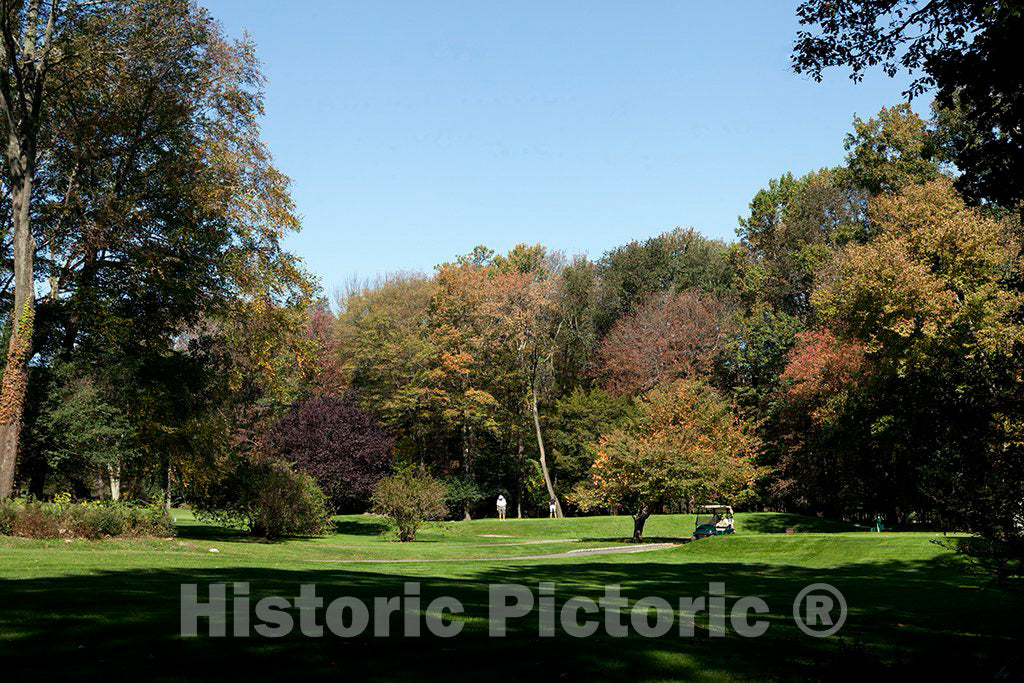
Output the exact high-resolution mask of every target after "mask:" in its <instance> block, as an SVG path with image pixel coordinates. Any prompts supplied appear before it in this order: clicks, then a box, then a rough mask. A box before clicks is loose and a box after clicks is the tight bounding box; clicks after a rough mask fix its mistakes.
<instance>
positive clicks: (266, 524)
mask: <svg viewBox="0 0 1024 683" xmlns="http://www.w3.org/2000/svg"><path fill="white" fill-rule="evenodd" d="M193 507H194V508H195V510H196V512H197V513H198V514H199V515H200V517H204V518H207V519H212V520H214V521H217V522H220V523H222V524H225V525H228V526H235V527H240V528H245V529H247V530H248V531H249V532H250V533H252V534H253V535H255V536H263V537H264V538H281V537H283V536H320V535H322V534H324V533H325V532H326V531H327V530H328V528H329V527H330V512H329V510H328V507H327V496H326V495H325V494H324V492H323V490H321V488H320V486H319V485H318V484H317V483H316V480H315V479H313V477H311V476H310V475H308V474H306V473H304V472H296V471H294V470H293V469H292V467H291V465H289V464H288V463H286V462H284V461H281V460H273V461H269V462H254V461H252V460H249V459H242V460H240V461H239V462H237V463H236V464H235V467H234V469H233V471H232V472H231V474H230V475H228V477H226V478H225V479H224V480H222V481H221V482H219V483H218V484H217V485H215V486H213V487H211V489H210V490H209V491H207V492H206V495H203V496H201V497H199V498H197V499H196V501H195V503H194V505H193Z"/></svg>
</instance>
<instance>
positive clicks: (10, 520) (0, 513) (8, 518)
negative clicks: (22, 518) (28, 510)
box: [0, 500, 18, 536]
mask: <svg viewBox="0 0 1024 683" xmlns="http://www.w3.org/2000/svg"><path fill="white" fill-rule="evenodd" d="M17 516H18V508H17V505H16V504H15V502H14V501H13V500H0V536H11V535H12V534H14V520H15V519H16V518H17Z"/></svg>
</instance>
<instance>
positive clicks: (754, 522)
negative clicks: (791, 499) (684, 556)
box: [736, 512, 865, 534]
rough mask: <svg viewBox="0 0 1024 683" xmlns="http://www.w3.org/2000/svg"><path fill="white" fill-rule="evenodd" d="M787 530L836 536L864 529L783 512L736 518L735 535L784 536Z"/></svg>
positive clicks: (829, 520)
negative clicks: (748, 533) (750, 533)
mask: <svg viewBox="0 0 1024 683" xmlns="http://www.w3.org/2000/svg"><path fill="white" fill-rule="evenodd" d="M787 529H796V533H809V534H836V533H843V532H849V531H864V530H865V529H864V527H859V526H857V525H856V524H853V523H851V522H842V521H838V520H835V519H824V518H821V517H811V516H810V515H796V514H792V513H783V512H779V513H774V514H771V515H752V516H744V517H737V518H736V532H737V533H742V532H743V531H751V532H755V533H759V534H784V533H786V530H787Z"/></svg>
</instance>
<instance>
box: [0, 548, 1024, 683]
mask: <svg viewBox="0 0 1024 683" xmlns="http://www.w3.org/2000/svg"><path fill="white" fill-rule="evenodd" d="M681 552H683V551H681V550H678V551H665V552H664V553H659V554H658V558H657V559H654V558H653V556H652V557H651V558H650V559H649V558H648V556H643V558H642V559H641V557H640V556H624V557H625V558H628V559H624V558H623V557H619V558H616V560H611V559H608V558H580V559H574V560H571V561H562V562H546V563H545V562H539V561H516V562H505V563H502V564H501V565H499V566H495V565H484V566H481V567H480V568H479V569H475V570H474V569H471V568H467V567H460V566H459V565H458V563H453V565H452V566H454V567H455V568H457V569H456V571H457V572H458V573H459V576H457V577H443V576H441V577H431V576H424V575H421V574H418V573H416V570H412V569H406V568H405V567H403V568H402V569H401V570H399V571H393V570H395V568H394V567H389V568H388V569H387V572H388V573H381V572H380V571H359V570H353V569H349V568H341V567H325V568H320V567H308V566H307V567H301V568H295V569H280V568H259V567H241V566H239V567H218V566H211V567H202V568H197V569H168V568H164V569H145V570H119V571H114V570H110V571H101V572H96V573H92V574H82V575H72V576H61V577H47V578H36V579H19V580H9V579H4V580H0V595H3V596H4V599H3V602H2V603H0V633H3V638H2V639H0V660H2V663H3V667H4V672H5V674H7V676H9V677H10V678H11V679H12V680H13V679H17V678H19V674H22V673H23V672H24V673H25V674H33V675H38V674H39V673H41V672H45V674H46V677H47V678H52V679H56V678H69V677H74V678H76V679H86V680H87V679H91V678H99V677H101V676H102V677H104V678H107V679H119V678H123V677H128V676H133V677H139V676H144V677H145V678H147V679H154V680H198V679H206V678H211V679H212V678H225V677H227V678H230V679H239V678H246V677H255V678H260V679H266V678H275V677H280V676H287V677H289V678H294V677H296V676H299V675H307V676H308V675H316V676H328V675H334V676H337V675H338V673H339V671H342V670H343V671H344V672H345V675H346V677H347V678H353V679H356V680H362V679H367V680H395V679H402V680H409V679H415V680H446V681H450V680H451V679H452V677H453V671H454V670H455V669H453V667H455V666H456V664H455V663H457V664H458V670H460V671H462V672H473V671H476V672H479V673H480V675H479V676H472V675H471V674H467V677H470V678H474V677H484V676H487V677H491V678H498V679H501V680H507V679H512V678H519V679H527V680H552V679H558V680H563V681H566V680H568V681H575V680H591V681H592V680H631V681H654V680H678V679H692V678H696V677H701V678H703V679H726V678H728V679H758V680H762V679H765V678H771V679H773V680H864V679H865V678H867V677H869V676H870V677H873V678H876V679H890V678H896V677H901V678H907V679H910V680H927V679H929V678H934V679H936V680H939V679H941V680H954V679H964V680H967V679H970V680H976V679H979V678H980V679H988V680H991V679H992V677H993V676H994V675H995V673H996V672H997V671H998V670H999V669H1000V668H1001V667H1002V666H1003V665H1004V664H1006V662H1008V661H1010V658H1011V657H1012V655H1013V653H1015V651H1016V649H1017V643H1018V642H1019V640H1018V639H1019V638H1020V637H1021V635H1022V634H1021V624H1020V620H1019V618H1018V615H1019V613H1020V609H1021V607H1022V606H1024V598H1022V597H1021V596H1013V595H1007V594H1004V593H1001V592H998V591H995V590H993V589H990V588H985V587H981V586H980V585H979V584H978V583H974V582H972V579H969V578H966V577H965V576H963V575H961V574H959V573H957V572H954V571H952V570H951V568H950V566H949V564H948V562H936V561H932V560H929V561H920V562H880V563H851V564H846V565H842V566H838V567H833V568H828V569H812V568H808V567H803V566H796V565H771V564H743V563H728V562H685V561H681V558H680V556H679V553H681ZM436 569H437V570H439V571H445V570H444V568H443V567H441V566H438V567H437V568H436ZM715 581H721V582H724V583H725V592H726V594H725V599H726V604H727V605H732V604H734V603H735V601H736V600H737V599H738V598H739V597H741V596H758V597H761V598H762V599H763V600H764V601H765V602H766V603H767V604H768V605H769V607H770V608H771V612H770V614H768V615H757V617H758V618H763V619H765V620H766V621H767V622H768V623H769V630H768V632H767V633H766V634H765V635H764V636H763V637H760V638H750V639H746V638H742V637H740V636H738V635H737V634H736V633H734V632H733V631H732V630H730V629H727V630H726V633H725V634H724V635H721V636H718V635H717V632H716V631H714V630H713V629H711V628H710V626H709V622H708V620H707V617H706V615H704V614H701V615H699V616H698V619H697V624H696V630H695V635H694V636H692V637H685V636H680V635H679V634H678V633H676V632H675V631H672V632H670V633H669V634H668V635H666V636H663V637H659V638H645V637H641V636H639V635H638V634H637V633H636V632H635V631H634V630H632V629H631V630H630V635H629V636H628V637H625V638H612V637H608V636H606V635H603V629H602V630H599V635H595V636H594V637H590V638H579V639H577V638H572V637H570V636H568V635H566V634H565V633H564V631H563V630H562V629H561V628H560V627H559V628H558V629H557V630H556V636H555V637H551V638H544V637H539V634H538V613H537V612H532V613H530V614H528V615H526V616H524V617H522V618H517V619H512V620H510V621H509V632H508V635H507V637H505V638H491V637H488V636H487V616H488V603H489V593H488V587H489V586H491V585H493V584H522V585H525V586H527V587H528V588H529V589H530V590H531V591H532V592H533V594H534V595H535V596H536V595H537V592H538V589H539V584H540V583H544V582H551V583H553V584H555V587H556V589H555V590H556V594H555V600H556V609H558V608H559V607H560V606H561V605H563V604H564V603H565V601H566V600H568V599H569V598H570V597H575V596H582V597H588V598H591V599H594V600H597V599H600V597H601V596H602V594H603V592H604V591H605V587H606V586H609V585H619V586H620V588H621V591H622V594H623V595H625V596H627V597H628V598H629V599H630V600H636V599H638V598H641V597H647V596H660V597H663V598H664V599H666V600H668V601H669V602H670V604H677V603H678V600H679V598H680V597H694V598H696V597H700V596H707V595H709V594H710V590H711V588H710V586H709V583H711V582H715ZM234 582H247V583H248V584H249V595H247V596H245V597H246V598H248V599H249V601H250V604H252V605H254V604H255V602H256V601H258V600H259V599H261V598H263V597H267V596H280V597H284V598H287V599H294V597H295V596H297V595H298V594H299V587H300V585H301V584H310V583H312V584H315V585H316V587H317V594H318V595H319V596H320V597H322V598H323V599H324V601H325V604H326V603H328V602H330V601H331V600H333V599H335V598H338V597H343V596H352V597H356V598H359V599H360V600H362V601H363V602H364V603H365V604H367V605H368V606H370V609H371V627H370V628H369V629H368V631H367V633H366V634H365V635H363V636H359V637H355V638H340V637H336V636H334V635H332V634H331V633H330V632H325V635H324V636H323V637H304V636H303V635H301V633H300V632H299V626H298V624H299V619H298V618H296V619H295V621H296V627H295V629H294V631H293V633H292V634H291V635H289V636H286V637H283V638H263V637H258V636H255V635H253V636H250V637H226V638H218V637H210V636H209V635H207V634H206V633H207V632H206V628H207V622H206V620H205V619H201V620H200V622H199V623H200V633H202V634H204V635H201V636H200V637H196V638H182V637H180V635H179V628H180V596H181V584H185V583H195V584H198V585H199V597H200V602H206V601H207V597H208V585H209V584H212V583H224V584H227V588H226V590H227V598H228V605H230V604H231V599H232V596H233V595H235V593H234V592H233V591H234V588H233V585H232V584H233V583H234ZM406 582H414V583H418V584H420V591H419V592H420V593H421V600H422V607H421V610H420V611H421V612H422V610H423V609H425V607H426V605H428V604H429V602H430V601H431V600H433V599H434V598H436V597H440V596H451V597H454V598H456V599H457V600H459V602H460V603H461V604H462V605H463V607H464V609H465V614H464V616H465V617H467V618H468V620H467V621H466V623H465V627H464V630H463V632H462V633H461V634H459V635H458V636H456V637H454V638H449V639H445V638H438V637H436V636H433V635H431V634H429V632H427V631H426V630H425V629H424V631H423V634H422V636H420V637H404V636H403V635H402V632H403V621H402V615H401V614H394V615H391V619H390V621H388V622H387V623H388V625H389V630H390V633H391V634H390V635H389V636H388V637H375V636H373V635H371V634H372V632H373V628H372V623H373V619H374V618H375V616H376V610H375V608H374V607H373V605H374V598H378V597H381V598H391V597H400V596H403V595H404V594H405V590H406V586H405V584H406ZM816 582H827V583H829V584H831V585H833V586H835V587H836V588H838V589H839V590H841V591H842V593H843V595H844V597H845V599H846V601H847V603H848V605H849V616H848V620H847V623H846V625H845V626H844V627H843V630H842V631H841V633H840V634H839V635H838V636H837V637H833V638H812V637H809V636H805V635H803V634H802V633H801V632H800V631H799V630H798V628H797V627H796V626H795V624H794V623H793V619H792V603H793V599H794V596H796V595H797V594H798V593H799V591H800V590H801V589H802V588H803V587H805V586H807V585H809V584H811V583H816ZM251 609H252V608H251V607H250V612H249V613H250V614H252V611H251ZM292 614H293V616H296V617H297V613H295V612H294V611H292ZM322 617H323V612H322V611H321V612H320V617H319V623H321V624H322ZM252 618H253V621H254V623H261V620H260V619H258V618H257V617H256V616H253V617H252ZM597 618H598V619H603V616H598V617H597ZM627 621H628V618H627ZM231 632H232V624H231V623H229V624H228V633H231ZM712 633H715V635H712ZM7 676H5V678H6V677H7Z"/></svg>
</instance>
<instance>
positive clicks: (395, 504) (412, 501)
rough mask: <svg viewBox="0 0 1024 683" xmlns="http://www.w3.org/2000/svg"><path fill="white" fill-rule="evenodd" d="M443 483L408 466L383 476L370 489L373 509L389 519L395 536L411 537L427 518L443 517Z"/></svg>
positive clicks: (444, 492)
mask: <svg viewBox="0 0 1024 683" xmlns="http://www.w3.org/2000/svg"><path fill="white" fill-rule="evenodd" d="M447 493H448V491H447V489H446V488H445V485H444V484H443V483H441V482H440V481H438V480H437V479H434V478H433V477H431V476H430V475H428V474H426V473H425V472H420V471H418V470H414V469H409V470H404V471H402V472H399V473H397V474H392V475H391V476H388V477H384V478H383V479H381V481H380V483H379V484H377V488H376V489H375V490H374V492H373V509H374V511H375V512H377V513H378V514H381V515H385V516H387V517H389V518H390V519H391V523H392V524H393V525H394V526H395V528H396V529H397V530H398V540H400V541H403V542H404V541H415V540H416V531H417V530H418V529H419V528H420V526H422V524H423V522H424V521H426V520H428V519H438V518H440V517H444V516H445V515H446V514H447V512H448V509H447V507H446V506H445V502H444V501H445V496H446V495H447Z"/></svg>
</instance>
